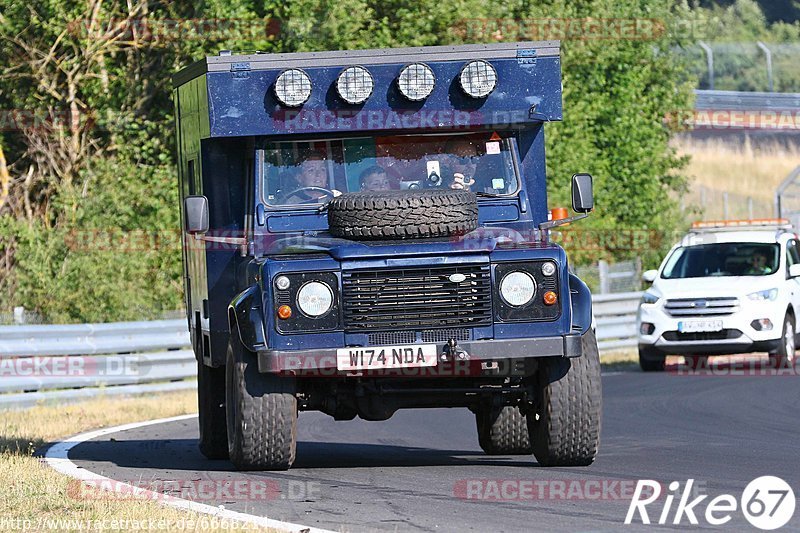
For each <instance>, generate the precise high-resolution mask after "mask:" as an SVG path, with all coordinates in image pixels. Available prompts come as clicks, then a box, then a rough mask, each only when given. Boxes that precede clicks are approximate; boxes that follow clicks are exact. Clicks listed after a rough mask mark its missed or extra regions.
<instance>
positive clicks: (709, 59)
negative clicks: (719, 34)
mask: <svg viewBox="0 0 800 533" xmlns="http://www.w3.org/2000/svg"><path fill="white" fill-rule="evenodd" d="M697 44H699V45H700V48H702V49H703V51H705V53H706V62H707V65H708V88H709V89H710V90H712V91H713V90H714V51H713V50H711V47H710V46H708V45H707V44H706V43H705V42H703V41H697Z"/></svg>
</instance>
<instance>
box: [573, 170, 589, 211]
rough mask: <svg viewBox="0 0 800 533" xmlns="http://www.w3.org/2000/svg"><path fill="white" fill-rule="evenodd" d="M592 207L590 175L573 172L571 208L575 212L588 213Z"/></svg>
mask: <svg viewBox="0 0 800 533" xmlns="http://www.w3.org/2000/svg"><path fill="white" fill-rule="evenodd" d="M592 209H594V193H593V192H592V175H591V174H574V175H573V176H572V210H573V211H575V212H576V213H588V212H589V211H591V210H592Z"/></svg>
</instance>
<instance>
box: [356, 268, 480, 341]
mask: <svg viewBox="0 0 800 533" xmlns="http://www.w3.org/2000/svg"><path fill="white" fill-rule="evenodd" d="M453 274H463V275H464V277H465V279H464V281H461V282H454V281H450V279H449V278H450V276H452V275H453ZM342 301H343V307H344V324H345V330H346V331H365V330H373V331H375V330H411V329H414V330H416V329H428V328H445V327H449V328H460V327H475V326H485V325H490V324H491V323H492V283H491V275H490V271H489V265H445V266H435V267H421V268H420V267H409V268H387V269H379V270H378V269H376V270H351V271H345V272H342Z"/></svg>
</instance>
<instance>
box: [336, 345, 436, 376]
mask: <svg viewBox="0 0 800 533" xmlns="http://www.w3.org/2000/svg"><path fill="white" fill-rule="evenodd" d="M436 356H437V350H436V345H435V344H407V345H403V346H375V347H372V348H340V349H338V350H336V368H337V369H339V370H372V369H384V368H414V367H422V366H436Z"/></svg>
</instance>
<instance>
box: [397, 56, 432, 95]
mask: <svg viewBox="0 0 800 533" xmlns="http://www.w3.org/2000/svg"><path fill="white" fill-rule="evenodd" d="M435 86H436V76H434V75H433V71H432V70H431V68H430V67H429V66H428V65H426V64H425V63H411V64H410V65H406V66H405V67H403V70H401V71H400V76H398V78H397V87H398V88H399V89H400V92H401V93H403V96H405V97H406V98H408V99H409V100H411V101H412V102H417V101H419V100H424V99H426V98H427V97H428V96H430V94H431V93H432V92H433V88H434V87H435Z"/></svg>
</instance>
